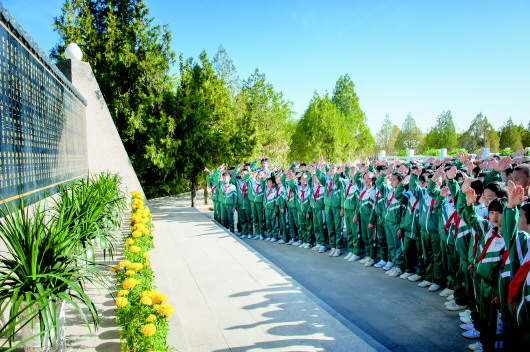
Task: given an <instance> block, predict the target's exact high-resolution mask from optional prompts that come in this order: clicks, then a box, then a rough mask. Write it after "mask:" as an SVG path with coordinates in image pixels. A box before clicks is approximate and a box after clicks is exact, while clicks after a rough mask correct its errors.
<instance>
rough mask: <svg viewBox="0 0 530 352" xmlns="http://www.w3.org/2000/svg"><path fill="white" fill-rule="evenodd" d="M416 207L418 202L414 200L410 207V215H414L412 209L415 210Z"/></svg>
mask: <svg viewBox="0 0 530 352" xmlns="http://www.w3.org/2000/svg"><path fill="white" fill-rule="evenodd" d="M416 205H418V200H417V199H416V201H415V202H414V204H413V205H412V208H411V209H410V213H411V214H412V213H414V209H416Z"/></svg>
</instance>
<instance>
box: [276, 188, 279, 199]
mask: <svg viewBox="0 0 530 352" xmlns="http://www.w3.org/2000/svg"><path fill="white" fill-rule="evenodd" d="M279 193H280V186H278V187H276V197H278V194H279Z"/></svg>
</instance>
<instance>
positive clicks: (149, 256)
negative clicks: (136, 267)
mask: <svg viewBox="0 0 530 352" xmlns="http://www.w3.org/2000/svg"><path fill="white" fill-rule="evenodd" d="M142 258H145V259H148V258H151V254H149V253H147V252H145V253H144V254H142Z"/></svg>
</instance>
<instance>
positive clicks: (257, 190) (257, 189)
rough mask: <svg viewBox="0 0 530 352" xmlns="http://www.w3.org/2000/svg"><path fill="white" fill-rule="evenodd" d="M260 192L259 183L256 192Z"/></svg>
mask: <svg viewBox="0 0 530 352" xmlns="http://www.w3.org/2000/svg"><path fill="white" fill-rule="evenodd" d="M258 193H259V184H258V185H257V186H256V194H258Z"/></svg>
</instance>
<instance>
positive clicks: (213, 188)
mask: <svg viewBox="0 0 530 352" xmlns="http://www.w3.org/2000/svg"><path fill="white" fill-rule="evenodd" d="M216 188H217V187H215V186H213V187H212V194H213V193H215V189H216Z"/></svg>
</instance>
